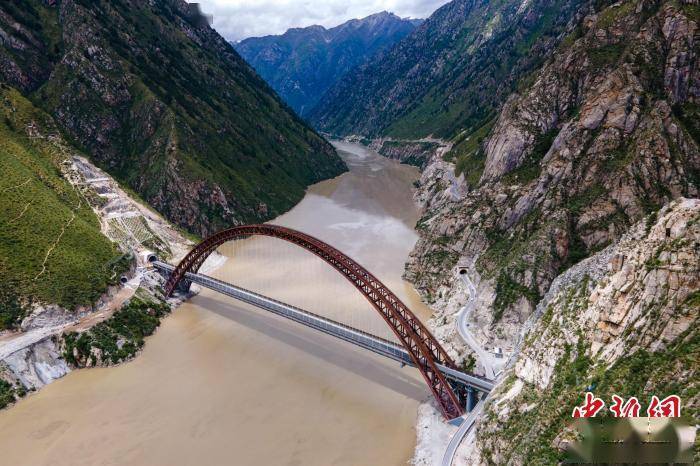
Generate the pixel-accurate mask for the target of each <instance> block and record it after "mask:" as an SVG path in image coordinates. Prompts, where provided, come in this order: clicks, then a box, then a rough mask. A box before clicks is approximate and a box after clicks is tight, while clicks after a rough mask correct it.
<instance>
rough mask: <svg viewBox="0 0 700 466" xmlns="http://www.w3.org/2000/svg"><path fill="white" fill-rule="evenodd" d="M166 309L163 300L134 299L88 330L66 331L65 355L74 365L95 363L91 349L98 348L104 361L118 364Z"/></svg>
mask: <svg viewBox="0 0 700 466" xmlns="http://www.w3.org/2000/svg"><path fill="white" fill-rule="evenodd" d="M169 312H170V308H169V307H168V305H167V304H165V303H155V302H152V301H146V300H143V299H139V298H133V299H132V300H131V301H130V302H129V303H128V304H126V305H125V306H123V307H122V308H121V310H119V311H118V312H116V313H115V314H114V315H113V316H112V317H111V318H109V319H108V320H106V321H104V322H101V323H99V324H97V325H96V326H94V327H92V328H91V329H89V330H88V331H86V332H83V333H80V334H78V333H68V334H65V335H64V336H63V339H64V344H65V352H64V358H65V359H66V361H68V362H70V363H71V364H72V365H74V366H77V367H82V366H86V365H95V364H96V363H97V362H98V361H97V358H96V356H95V354H94V352H93V350H94V349H98V350H100V353H101V358H102V362H103V363H107V364H109V363H111V364H117V363H119V362H122V361H125V360H127V359H130V358H132V357H133V356H134V355H135V354H136V352H137V351H138V350H139V349H140V348H141V347H142V346H143V344H144V338H145V337H147V336H149V335H152V334H153V332H155V330H156V328H158V326H159V325H160V319H161V318H162V317H163V316H165V315H166V314H167V313H169Z"/></svg>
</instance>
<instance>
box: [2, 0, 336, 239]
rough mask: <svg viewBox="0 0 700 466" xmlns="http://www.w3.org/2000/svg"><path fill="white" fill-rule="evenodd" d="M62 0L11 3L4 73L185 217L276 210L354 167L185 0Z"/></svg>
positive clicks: (131, 180)
mask: <svg viewBox="0 0 700 466" xmlns="http://www.w3.org/2000/svg"><path fill="white" fill-rule="evenodd" d="M57 3H58V6H54V7H49V6H47V4H46V3H45V2H42V1H39V0H22V1H19V0H13V1H10V2H3V4H2V5H0V29H1V31H2V34H0V37H1V38H2V39H1V41H0V76H2V79H3V80H4V81H5V82H7V83H9V84H10V85H12V86H14V87H16V88H18V89H20V90H21V91H22V92H23V93H24V94H25V95H27V96H29V98H30V99H31V100H32V101H34V102H35V103H36V104H37V105H39V106H41V107H42V108H44V109H45V110H46V111H47V112H48V113H50V114H51V115H52V116H54V117H55V119H56V122H57V124H58V125H59V126H60V127H61V129H62V130H63V131H64V132H65V134H66V135H67V136H68V137H69V138H70V139H71V140H72V141H73V142H74V143H75V144H76V145H77V146H78V147H80V148H82V149H84V150H85V151H86V152H87V153H88V154H89V155H90V156H91V157H92V158H93V159H94V160H95V161H97V162H98V163H99V164H100V165H101V166H102V167H104V168H105V169H107V170H108V171H109V172H110V173H111V174H112V175H114V176H116V177H117V178H118V179H119V180H120V181H122V182H124V183H125V184H127V185H128V186H130V187H131V188H133V189H134V190H135V191H137V192H138V193H139V194H140V195H141V196H142V197H143V198H144V199H146V200H147V201H148V202H149V203H150V204H151V205H153V206H154V207H156V208H157V209H158V210H159V211H160V212H162V213H163V214H165V215H166V217H167V218H169V219H170V220H172V221H174V222H175V223H177V224H179V225H181V226H183V227H185V228H187V229H189V230H190V231H192V232H195V233H198V234H201V235H205V234H208V233H211V232H213V231H215V230H218V229H220V228H222V227H225V226H230V225H231V224H235V223H240V222H248V221H256V220H266V219H269V218H271V217H273V216H275V215H277V214H279V213H280V212H283V211H284V210H286V209H289V208H290V207H291V206H292V205H293V204H294V203H295V202H297V201H298V200H299V199H300V198H301V197H302V195H303V193H304V189H305V187H306V186H308V185H309V184H310V183H314V182H316V181H319V180H321V179H323V178H327V177H331V176H335V175H337V174H339V173H341V172H342V171H343V170H344V169H345V166H344V164H343V163H342V161H341V160H340V158H339V157H338V156H337V154H335V151H334V150H333V149H332V147H331V146H330V145H329V144H327V143H326V142H325V141H324V140H323V139H322V138H320V137H319V136H318V135H317V134H315V133H314V132H313V131H312V130H311V129H310V128H308V127H307V126H306V125H305V124H304V123H303V122H302V121H301V120H300V119H299V118H298V117H296V116H295V115H294V114H293V112H291V110H289V109H288V107H286V105H284V104H283V103H282V102H281V101H280V100H279V99H278V98H277V97H276V96H275V95H274V93H273V92H272V91H271V90H270V88H269V87H268V86H267V85H266V84H265V83H264V82H263V81H262V80H261V79H260V78H259V77H258V76H256V75H255V73H254V72H253V71H252V70H251V69H250V67H249V66H248V65H247V64H246V63H245V62H244V61H243V60H242V59H241V58H240V57H239V56H238V55H237V54H236V52H235V51H233V50H232V49H231V47H230V46H229V44H228V43H226V42H225V41H224V39H223V38H221V37H220V36H219V35H218V34H217V33H216V32H215V31H213V30H212V29H211V28H210V27H209V26H208V25H207V24H206V21H202V20H201V18H200V17H199V16H197V15H196V14H195V10H194V9H193V8H191V7H190V6H189V5H188V4H187V3H186V2H184V1H182V0H159V1H154V2H141V1H133V0H118V1H109V2H108V1H98V2H87V1H85V0H63V1H60V2H57Z"/></svg>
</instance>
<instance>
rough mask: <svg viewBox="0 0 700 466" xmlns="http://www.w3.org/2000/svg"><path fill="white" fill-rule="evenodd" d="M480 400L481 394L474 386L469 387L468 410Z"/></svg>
mask: <svg viewBox="0 0 700 466" xmlns="http://www.w3.org/2000/svg"><path fill="white" fill-rule="evenodd" d="M478 402H479V394H478V393H477V391H476V390H474V388H473V387H467V412H471V411H472V410H473V409H474V407H475V406H476V404H477V403H478Z"/></svg>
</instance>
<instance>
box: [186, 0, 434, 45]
mask: <svg viewBox="0 0 700 466" xmlns="http://www.w3.org/2000/svg"><path fill="white" fill-rule="evenodd" d="M197 1H198V3H199V4H200V5H201V7H202V11H203V12H204V13H206V14H210V15H213V16H214V24H213V26H214V28H216V30H217V31H218V32H219V33H220V34H221V35H222V36H224V37H225V38H226V39H228V40H241V39H245V38H246V37H254V36H264V35H268V34H282V33H283V32H284V31H286V30H287V29H289V28H292V27H306V26H311V25H313V24H320V25H322V26H325V27H332V26H337V25H338V24H341V23H344V22H345V21H348V20H350V19H353V18H362V17H365V16H368V15H371V14H373V13H378V12H380V11H383V10H386V11H390V12H392V13H395V14H397V15H399V16H401V17H411V18H427V17H428V16H430V14H431V13H432V12H433V11H435V10H436V9H437V8H438V7H440V6H442V5H444V4H445V3H447V2H448V0H197Z"/></svg>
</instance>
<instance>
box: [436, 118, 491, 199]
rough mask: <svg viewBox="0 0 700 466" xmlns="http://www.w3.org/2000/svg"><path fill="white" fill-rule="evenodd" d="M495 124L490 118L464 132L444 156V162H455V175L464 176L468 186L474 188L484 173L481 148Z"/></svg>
mask: <svg viewBox="0 0 700 466" xmlns="http://www.w3.org/2000/svg"><path fill="white" fill-rule="evenodd" d="M495 123H496V118H495V117H491V118H490V119H488V120H487V121H486V122H484V123H483V124H481V125H480V126H479V127H477V128H476V129H475V130H474V131H464V132H463V133H461V134H460V135H459V136H457V137H456V138H455V140H454V141H453V143H454V147H453V148H452V150H451V151H449V152H448V153H447V154H445V156H444V159H445V160H448V161H454V162H455V174H456V175H457V176H459V175H461V174H464V177H465V179H466V180H467V182H468V183H469V185H470V186H476V185H477V184H478V183H479V179H480V178H481V175H482V173H483V172H484V165H485V163H486V154H485V153H484V149H483V147H482V146H483V143H484V140H485V139H486V136H488V134H489V132H490V131H491V128H493V125H494V124H495Z"/></svg>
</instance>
